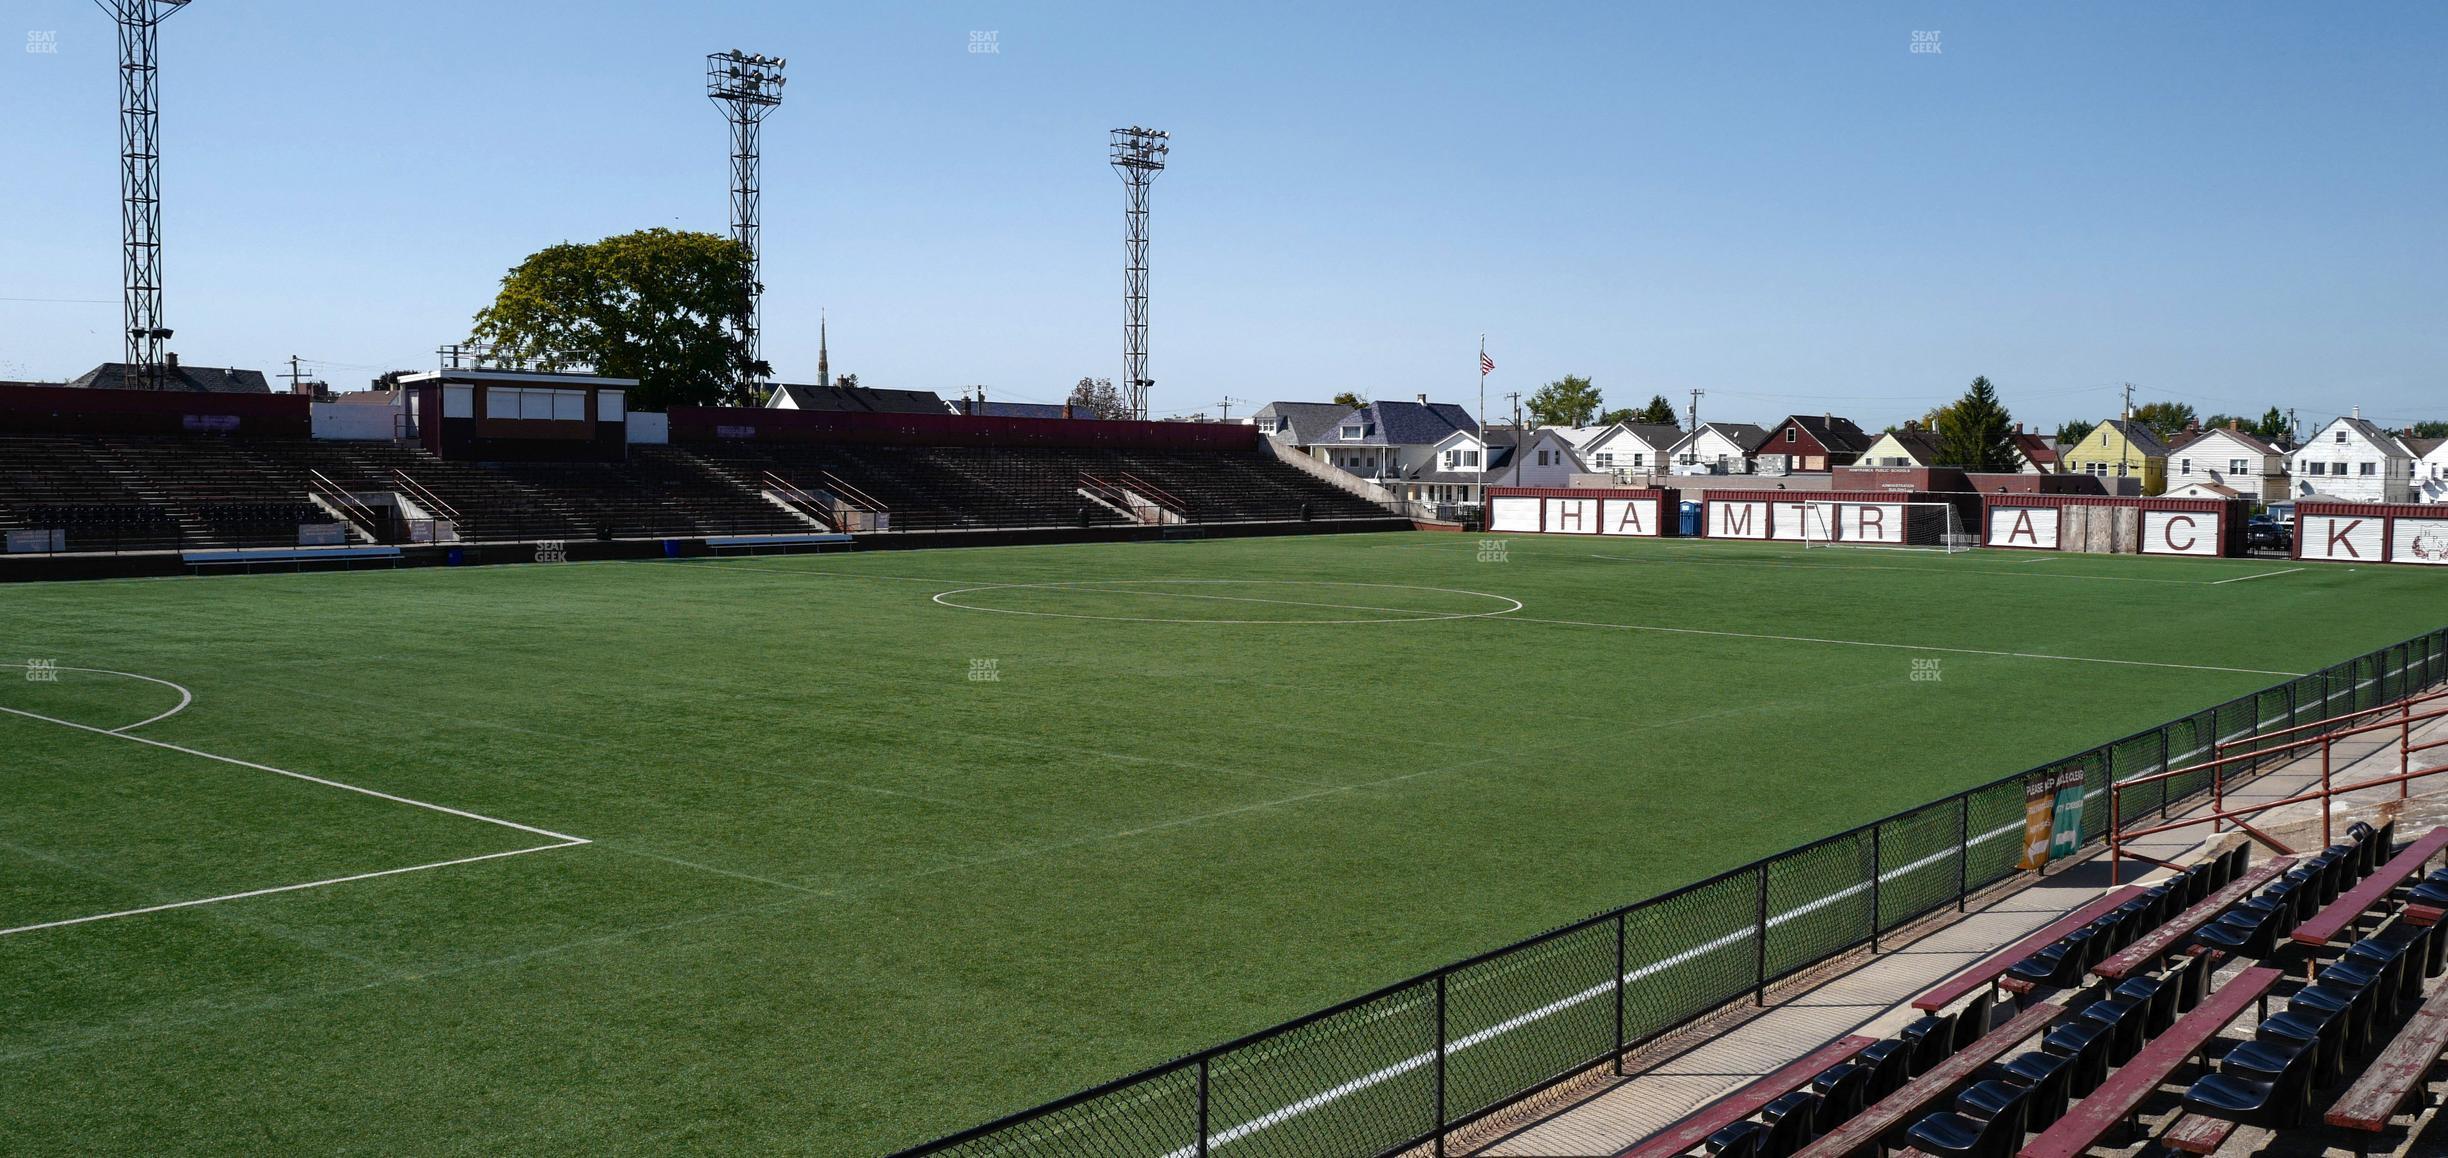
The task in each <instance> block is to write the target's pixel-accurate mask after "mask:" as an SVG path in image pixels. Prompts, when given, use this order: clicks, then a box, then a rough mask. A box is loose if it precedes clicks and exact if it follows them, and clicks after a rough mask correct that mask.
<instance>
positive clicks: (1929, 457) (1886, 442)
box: [1853, 430, 1955, 469]
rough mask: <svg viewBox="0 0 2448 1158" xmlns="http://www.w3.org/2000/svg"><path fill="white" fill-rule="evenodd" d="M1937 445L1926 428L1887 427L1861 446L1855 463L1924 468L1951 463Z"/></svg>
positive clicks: (1857, 464) (1935, 439)
mask: <svg viewBox="0 0 2448 1158" xmlns="http://www.w3.org/2000/svg"><path fill="white" fill-rule="evenodd" d="M1945 458H1946V456H1945V455H1944V454H1942V453H1941V452H1940V451H1939V449H1938V436H1937V435H1935V434H1932V433H1930V432H1929V431H1926V430H1890V431H1888V432H1887V433H1885V434H1882V435H1880V436H1879V437H1878V441H1876V442H1873V443H1871V444H1870V446H1869V447H1868V448H1867V449H1865V450H1863V451H1862V453H1861V458H1860V459H1859V460H1857V461H1855V462H1854V463H1853V465H1854V466H1903V467H1921V468H1923V469H1927V468H1929V467H1933V466H1953V465H1955V464H1953V463H1950V462H1947V461H1945Z"/></svg>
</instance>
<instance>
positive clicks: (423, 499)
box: [391, 469, 459, 523]
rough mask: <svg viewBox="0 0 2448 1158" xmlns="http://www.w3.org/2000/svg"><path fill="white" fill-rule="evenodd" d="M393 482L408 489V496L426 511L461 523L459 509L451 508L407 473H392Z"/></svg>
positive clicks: (400, 471)
mask: <svg viewBox="0 0 2448 1158" xmlns="http://www.w3.org/2000/svg"><path fill="white" fill-rule="evenodd" d="M391 480H392V481H393V482H396V483H399V484H400V485H401V486H402V487H403V488H404V489H406V490H407V492H408V496H409V497H410V498H413V499H415V500H416V501H417V505H419V506H421V507H424V508H425V509H426V510H429V511H434V512H436V513H438V514H441V515H444V516H446V517H448V518H449V519H450V521H452V522H454V523H455V522H458V521H459V510H458V508H456V507H453V506H451V505H450V504H449V503H446V502H443V501H442V496H440V495H437V494H435V493H433V492H432V491H430V490H427V489H426V488H425V484H423V483H420V482H418V481H417V480H415V479H412V478H410V477H408V472H407V471H404V470H397V469H394V470H393V471H392V472H391Z"/></svg>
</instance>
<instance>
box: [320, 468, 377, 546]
mask: <svg viewBox="0 0 2448 1158" xmlns="http://www.w3.org/2000/svg"><path fill="white" fill-rule="evenodd" d="M306 477H307V479H308V480H309V485H308V486H307V488H306V492H307V493H308V494H310V495H313V496H315V497H316V498H319V499H322V500H323V501H325V502H327V503H331V504H332V505H334V506H336V507H338V508H339V509H340V510H339V514H340V517H341V518H342V519H344V520H348V521H353V522H355V523H357V524H358V530H360V531H363V532H365V534H366V535H367V536H368V537H370V538H372V539H373V540H374V541H375V542H377V543H379V542H382V541H383V540H384V539H387V538H389V537H390V520H388V519H384V518H382V517H381V516H379V515H376V514H375V513H374V508H372V507H369V506H367V505H365V504H364V503H362V502H359V501H358V499H357V496H355V495H353V494H350V493H349V492H348V491H347V490H345V489H343V488H342V487H341V486H340V484H339V483H336V482H333V481H332V480H331V479H329V478H327V477H325V476H324V474H323V472H322V471H319V470H316V469H314V468H313V467H308V468H306Z"/></svg>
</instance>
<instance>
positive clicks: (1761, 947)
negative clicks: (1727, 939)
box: [1751, 861, 1768, 1005]
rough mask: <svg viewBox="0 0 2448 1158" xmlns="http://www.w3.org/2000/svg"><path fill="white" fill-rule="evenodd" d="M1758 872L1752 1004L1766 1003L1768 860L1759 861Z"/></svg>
mask: <svg viewBox="0 0 2448 1158" xmlns="http://www.w3.org/2000/svg"><path fill="white" fill-rule="evenodd" d="M1759 874H1760V878H1759V924H1758V925H1756V926H1754V932H1755V933H1756V935H1757V938H1758V939H1757V941H1756V942H1755V943H1754V944H1753V945H1752V950H1753V952H1752V958H1753V961H1754V963H1755V965H1756V967H1757V969H1756V972H1754V973H1753V975H1752V977H1753V981H1752V986H1751V1001H1752V1004H1755V1005H1766V1004H1768V862H1767V861H1761V862H1760V867H1759Z"/></svg>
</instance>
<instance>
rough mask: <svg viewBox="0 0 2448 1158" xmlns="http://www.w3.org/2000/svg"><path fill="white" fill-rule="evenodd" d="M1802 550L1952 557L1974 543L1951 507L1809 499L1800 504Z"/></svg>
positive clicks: (1952, 505)
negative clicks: (1941, 553) (1860, 549)
mask: <svg viewBox="0 0 2448 1158" xmlns="http://www.w3.org/2000/svg"><path fill="white" fill-rule="evenodd" d="M1802 545H1803V546H1804V547H1805V548H1811V547H1867V548H1875V549H1880V550H1888V551H1944V552H1946V553H1947V554H1949V555H1952V554H1955V553H1957V552H1959V551H1969V550H1971V549H1972V548H1973V547H1974V546H1975V545H1977V544H1976V543H1975V542H1974V540H1973V537H1972V532H1971V531H1970V530H1969V529H1967V528H1966V527H1965V526H1964V522H1963V518H1962V517H1961V516H1960V515H1959V514H1958V513H1957V512H1956V509H1955V505H1954V504H1953V503H1908V502H1903V501H1901V500H1899V501H1897V502H1892V503H1885V502H1877V501H1861V500H1852V501H1839V502H1830V501H1824V500H1812V501H1808V502H1805V503H1803V504H1802Z"/></svg>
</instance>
